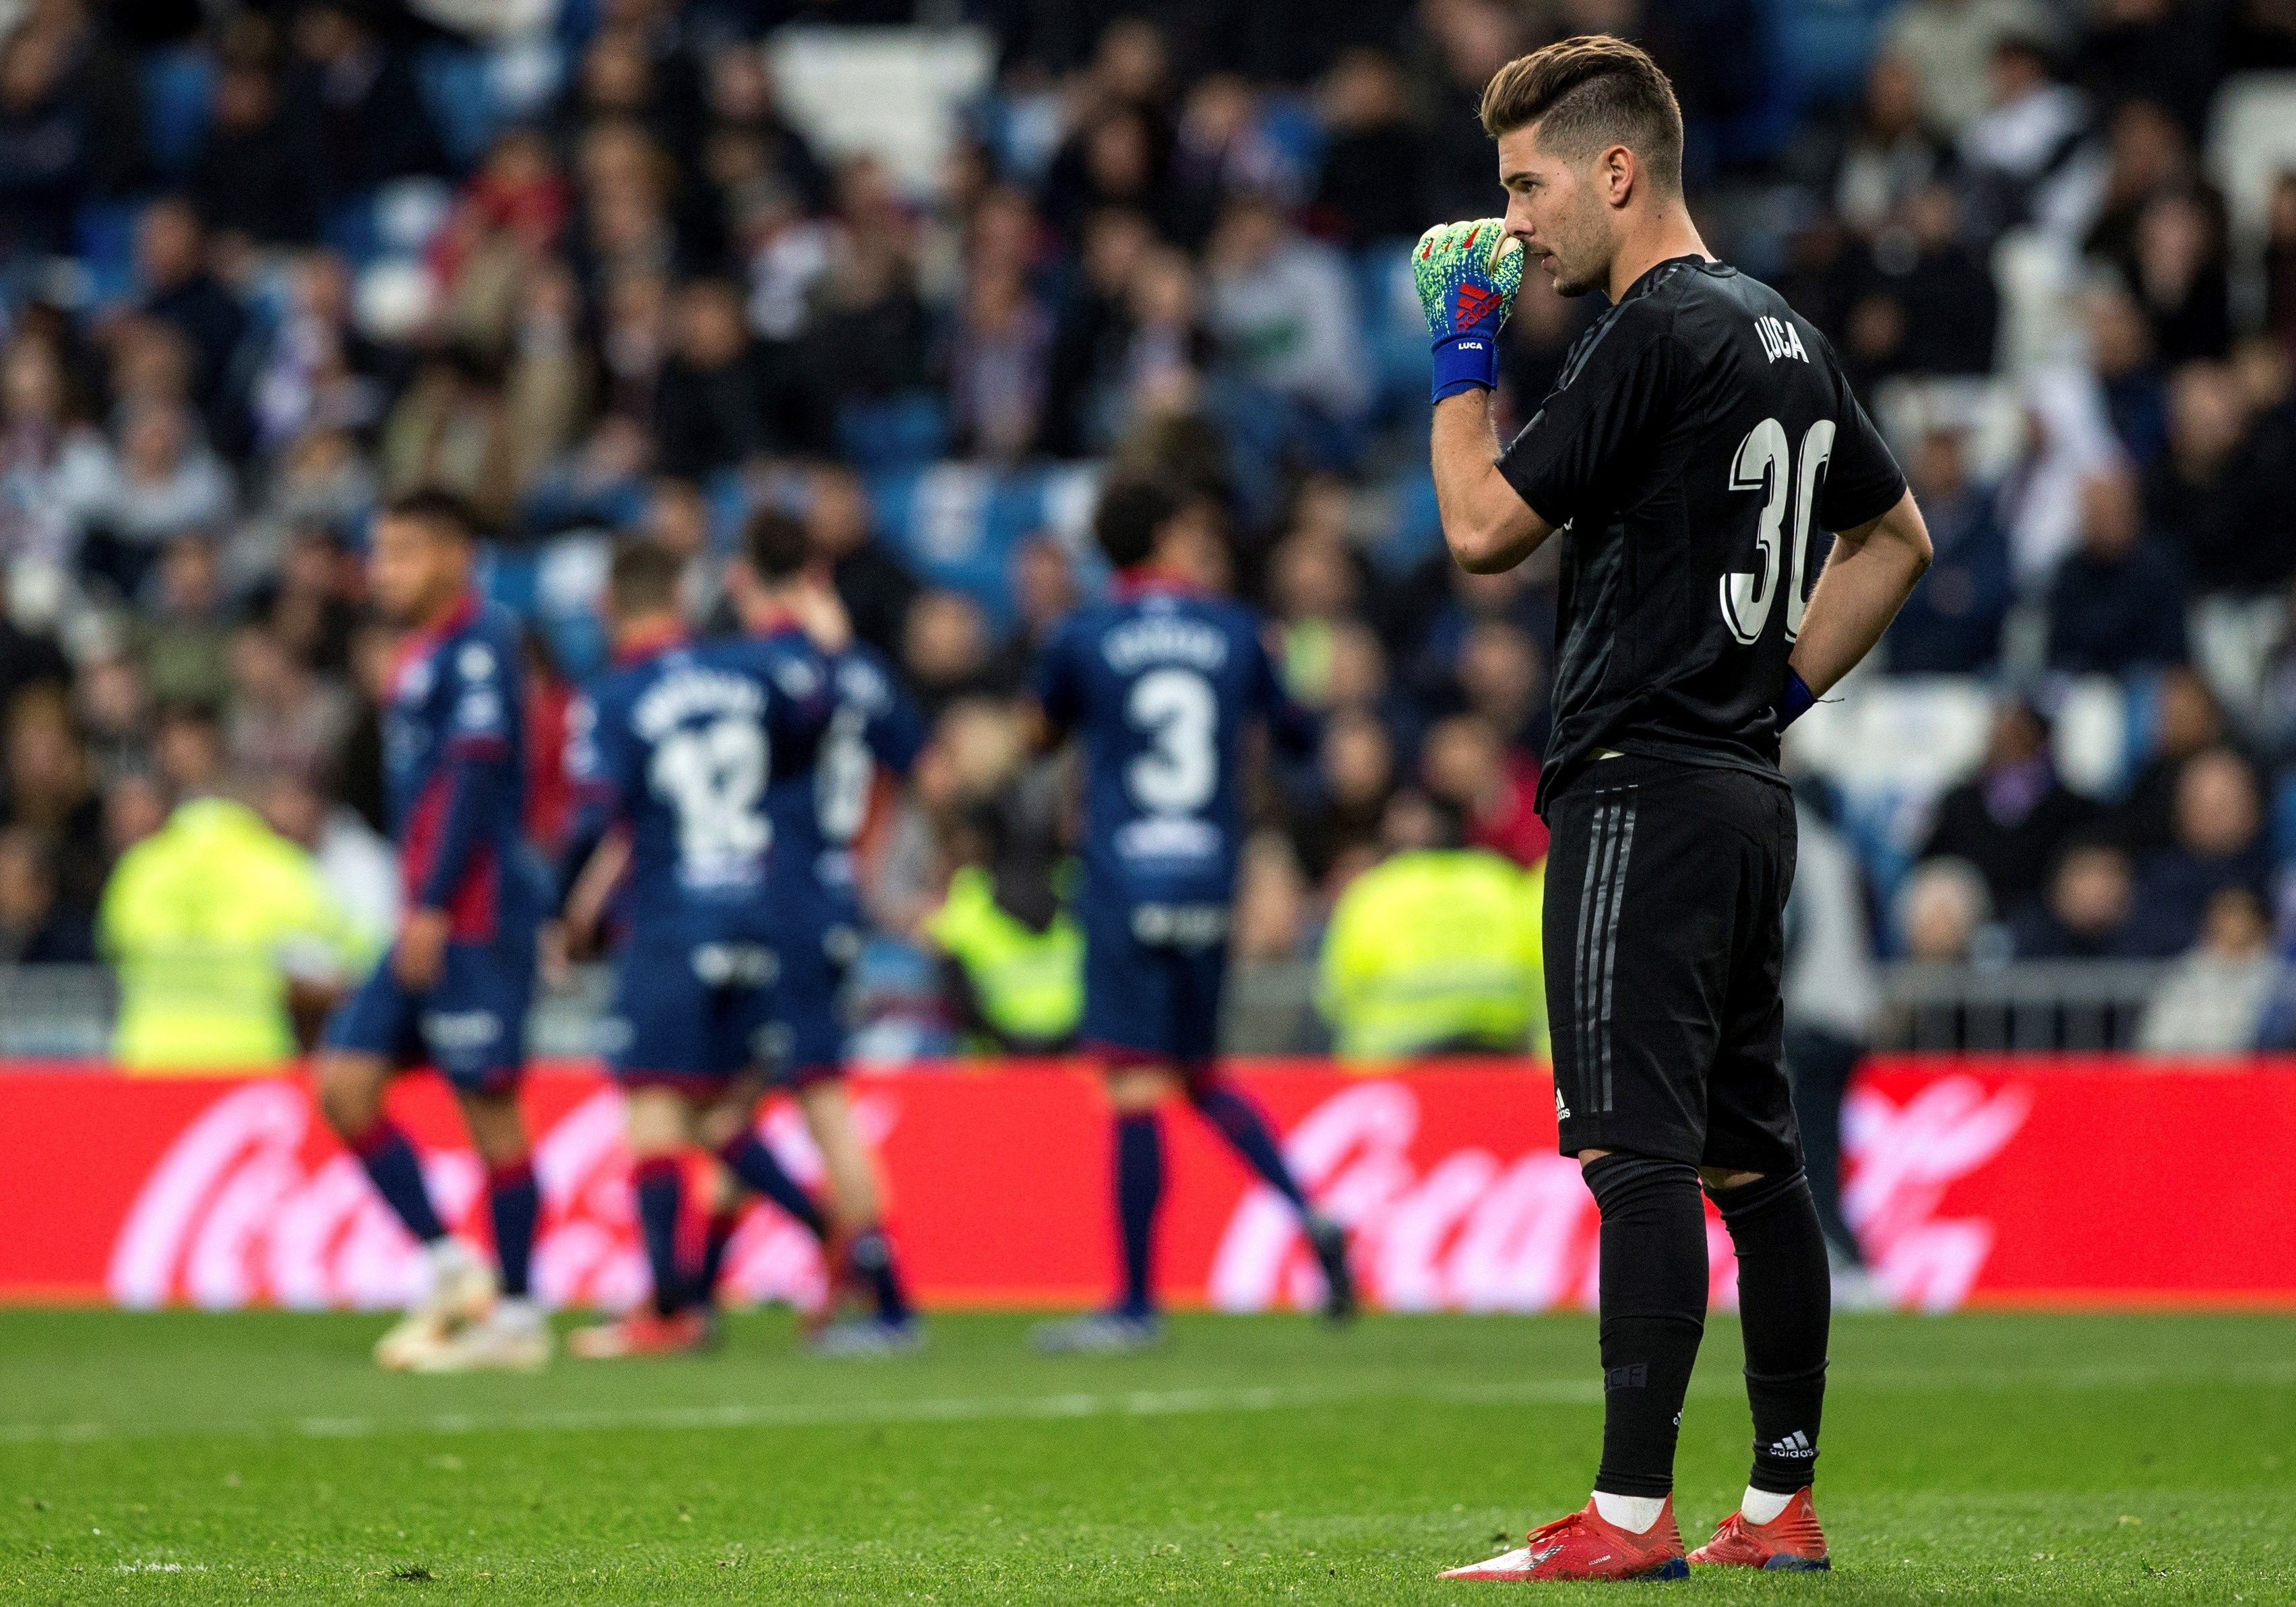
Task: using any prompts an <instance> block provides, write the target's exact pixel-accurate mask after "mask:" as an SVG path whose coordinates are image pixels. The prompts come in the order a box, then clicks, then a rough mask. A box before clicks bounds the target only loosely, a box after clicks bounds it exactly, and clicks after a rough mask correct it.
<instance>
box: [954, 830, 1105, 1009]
mask: <svg viewBox="0 0 2296 1607" xmlns="http://www.w3.org/2000/svg"><path fill="white" fill-rule="evenodd" d="M956 838H957V842H956V845H955V849H954V857H955V858H956V859H957V862H958V864H957V869H956V871H955V874H954V875H952V876H951V877H950V879H949V884H948V892H947V896H946V898H944V899H943V900H942V902H941V906H940V907H939V909H938V910H936V911H935V912H934V913H933V914H931V917H929V918H928V919H927V921H926V922H925V932H926V935H927V936H928V937H930V938H931V939H932V941H933V943H934V944H935V946H936V947H938V948H939V951H940V954H941V958H942V965H941V974H942V994H943V997H944V999H945V1000H946V1001H947V1004H948V1007H949V1013H950V1015H951V1016H952V1018H953V1019H954V1020H955V1022H956V1025H957V1029H958V1030H959V1031H960V1032H962V1033H964V1035H965V1036H966V1037H968V1038H969V1039H971V1040H972V1042H973V1043H974V1045H976V1046H977V1048H979V1049H980V1050H984V1051H988V1052H998V1051H1001V1052H1003V1053H1006V1054H1053V1053H1055V1052H1057V1051H1059V1050H1061V1049H1062V1048H1064V1047H1066V1046H1067V1045H1069V1043H1070V1041H1071V1040H1072V1039H1073V1038H1074V1037H1075V1036H1076V1029H1077V1023H1078V1021H1080V1020H1081V1019H1082V1017H1083V1013H1084V936H1083V934H1082V933H1081V932H1080V931H1078V929H1077V926H1076V923H1075V922H1074V921H1072V920H1071V919H1070V916H1069V914H1068V912H1067V910H1066V909H1065V908H1063V907H1062V905H1063V899H1062V884H1063V882H1064V881H1066V880H1067V879H1068V878H1067V875H1066V873H1065V870H1064V867H1063V866H1062V865H1060V863H1059V862H1058V859H1057V857H1056V855H1055V853H1054V849H1053V845H1052V844H1051V843H1049V842H1047V841H1046V840H1043V839H1042V838H1040V837H1039V836H1037V834H1036V833H1033V832H1027V831H1024V830H1016V829H1014V823H1013V821H1012V820H1011V818H1010V817H1009V816H1008V815H1007V814H1006V813H1005V811H1004V810H1003V809H1001V808H998V807H996V805H994V804H988V805H984V806H982V807H980V808H976V809H974V810H972V811H971V812H970V813H969V814H968V815H967V816H965V817H964V820H963V821H962V822H961V823H960V824H959V825H958V827H957V830H956Z"/></svg>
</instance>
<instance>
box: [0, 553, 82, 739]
mask: <svg viewBox="0 0 2296 1607" xmlns="http://www.w3.org/2000/svg"><path fill="white" fill-rule="evenodd" d="M8 601H9V599H8V571H7V570H6V568H5V566H4V565H0V709H8V708H12V707H13V706H14V704H15V701H16V694H17V693H20V692H21V691H23V690H24V689H25V688H26V687H28V686H53V687H57V688H60V689H61V688H63V687H66V686H69V685H70V684H71V666H70V664H68V663H66V662H65V660H64V655H63V650H62V649H61V648H60V647H58V646H57V645H56V639H55V637H54V636H53V635H50V634H49V633H48V632H46V631H45V630H27V629H26V628H25V627H22V626H21V625H19V624H18V623H17V622H16V619H15V616H14V614H13V612H12V611H11V609H10V608H9V606H8Z"/></svg>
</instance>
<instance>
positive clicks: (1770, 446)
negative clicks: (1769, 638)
mask: <svg viewBox="0 0 2296 1607" xmlns="http://www.w3.org/2000/svg"><path fill="white" fill-rule="evenodd" d="M1832 456H1833V420H1832V419H1820V420H1818V421H1817V422H1816V423H1814V424H1812V425H1811V426H1810V427H1809V430H1808V432H1807V433H1806V434H1804V435H1803V436H1802V438H1801V452H1800V459H1801V472H1800V473H1799V474H1796V473H1795V472H1794V457H1795V454H1794V453H1793V451H1792V448H1791V447H1789V446H1788V444H1787V441H1786V428H1785V426H1784V424H1781V423H1779V422H1778V421H1777V420H1775V419H1764V420H1763V421H1762V422H1760V423H1759V424H1757V425H1755V426H1754V427H1753V429H1751V430H1748V431H1747V432H1746V439H1744V440H1743V441H1740V442H1739V443H1738V455H1737V456H1736V457H1734V459H1732V460H1731V463H1730V488H1731V489H1732V490H1734V491H1759V492H1761V493H1762V517H1761V525H1760V529H1759V533H1758V534H1757V535H1756V537H1755V553H1754V567H1753V569H1752V570H1735V571H1734V572H1732V573H1729V574H1726V575H1724V576H1723V577H1722V622H1723V623H1724V624H1726V625H1727V626H1728V627H1730V634H1731V635H1734V636H1735V637H1737V638H1738V640H1739V641H1740V642H1741V643H1742V644H1744V645H1746V646H1749V647H1751V646H1752V645H1753V644H1754V643H1755V642H1757V641H1758V640H1759V639H1760V637H1761V634H1762V627H1764V626H1766V625H1767V624H1768V623H1769V622H1770V604H1771V603H1775V601H1776V600H1777V594H1778V592H1779V591H1780V590H1781V589H1784V592H1785V594H1786V640H1787V641H1789V642H1791V641H1792V640H1794V638H1796V637H1797V636H1799V635H1801V611H1802V603H1803V602H1804V594H1803V589H1802V575H1803V571H1804V570H1805V569H1806V568H1807V566H1808V562H1809V521H1810V516H1811V512H1812V510H1813V508H1814V507H1815V505H1816V501H1817V482H1818V479H1819V477H1820V476H1821V475H1823V474H1824V473H1825V464H1826V460H1827V459H1829V458H1831V457H1832ZM1789 486H1791V487H1792V492H1793V531H1792V548H1791V562H1782V560H1785V559H1787V558H1788V556H1789V553H1788V552H1786V551H1782V550H1781V549H1782V548H1784V547H1785V545H1786V532H1785V529H1784V526H1785V517H1786V493H1787V488H1788V487H1789ZM1784 571H1791V572H1790V573H1786V575H1785V584H1784V587H1783V588H1781V586H1780V585H1779V578H1780V576H1781V573H1782V572H1784Z"/></svg>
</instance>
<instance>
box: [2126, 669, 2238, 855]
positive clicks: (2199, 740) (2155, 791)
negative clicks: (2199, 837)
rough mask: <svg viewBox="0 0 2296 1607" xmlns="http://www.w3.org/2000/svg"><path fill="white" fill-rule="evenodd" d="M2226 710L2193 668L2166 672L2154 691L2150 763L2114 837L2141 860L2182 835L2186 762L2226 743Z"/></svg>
mask: <svg viewBox="0 0 2296 1607" xmlns="http://www.w3.org/2000/svg"><path fill="white" fill-rule="evenodd" d="M2225 741H2226V731H2225V717H2224V709H2223V707H2222V706H2221V705H2220V704H2218V701H2217V695H2216V693H2213V692H2211V691H2210V690H2209V684H2208V682H2207V681H2206V680H2204V679H2203V678H2202V676H2201V673H2200V672H2199V671H2198V670H2196V669H2194V668H2191V667H2190V666H2189V665H2178V666H2177V667H2175V668H2169V669H2167V670H2164V671H2162V672H2161V678H2160V680H2159V681H2158V682H2157V683H2155V685H2154V686H2153V719H2152V725H2151V726H2150V728H2149V729H2148V730H2147V731H2145V733H2144V746H2145V748H2146V753H2145V758H2144V763H2143V764H2141V765H2139V766H2138V767H2136V775H2135V776H2134V777H2133V778H2132V779H2131V780H2130V782H2129V783H2128V793H2127V795H2126V796H2124V797H2123V798H2122V799H2121V800H2120V807H2119V808H2117V809H2115V810H2114V812H2113V824H2114V835H2115V836H2116V837H2117V838H2118V839H2119V840H2120V843H2121V844H2122V846H2124V847H2125V848H2127V849H2128V851H2129V852H2130V853H2132V854H2135V855H2136V856H2137V857H2140V858H2142V857H2144V856H2146V855H2149V854H2155V853H2158V852H2160V851H2161V849H2165V848H2168V847H2169V845H2170V843H2172V842H2173V841H2174V840H2175V839H2176V833H2177V824H2176V817H2177V785H2178V783H2179V780H2180V778H2181V777H2182V776H2183V775H2184V773H2185V761H2186V760H2187V759H2189V758H2192V757H2193V756H2194V755H2195V754H2197V753H2200V752H2202V751H2204V750H2207V749H2210V748H2215V747H2218V746H2221V745H2223V743H2224V742H2225Z"/></svg>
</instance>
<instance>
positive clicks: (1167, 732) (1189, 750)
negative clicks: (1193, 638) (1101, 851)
mask: <svg viewBox="0 0 2296 1607" xmlns="http://www.w3.org/2000/svg"><path fill="white" fill-rule="evenodd" d="M1124 713H1125V717H1126V718H1127V719H1128V720H1130V721H1131V722H1132V725H1133V727H1134V729H1136V730H1138V731H1141V732H1144V733H1146V734H1147V736H1148V738H1149V741H1150V742H1151V743H1152V746H1151V747H1150V748H1149V750H1148V751H1147V752H1145V753H1143V754H1141V755H1140V756H1139V757H1138V758H1136V759H1134V760H1133V761H1132V763H1131V764H1130V765H1129V766H1128V767H1126V769H1125V772H1124V779H1125V784H1126V786H1127V787H1128V789H1129V791H1131V793H1132V799H1133V801H1134V802H1135V803H1137V804H1138V805H1139V806H1140V807H1141V808H1144V809H1146V810H1147V811H1149V812H1150V813H1151V814H1153V815H1187V814H1192V813H1193V812H1194V811H1196V810H1198V809H1201V808H1203V807H1204V805H1205V803H1206V802H1208V801H1209V800H1210V798H1211V795H1212V792H1213V790H1214V789H1215V788H1217V787H1218V785H1219V755H1218V751H1217V750H1215V747H1214V739H1215V738H1216V737H1217V736H1218V732H1219V701H1218V699H1217V698H1216V697H1214V696H1213V694H1212V688H1211V683H1210V682H1209V681H1207V680H1205V679H1204V677H1203V676H1200V675H1198V674H1197V673H1196V672H1195V671H1194V670H1193V669H1171V668H1167V669H1156V670H1151V671H1150V672H1149V673H1148V674H1146V675H1144V676H1141V677H1140V678H1139V679H1138V680H1137V681H1135V682H1134V683H1133V684H1132V691H1131V693H1130V695H1129V696H1128V697H1127V698H1126V699H1125V701H1124Z"/></svg>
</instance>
